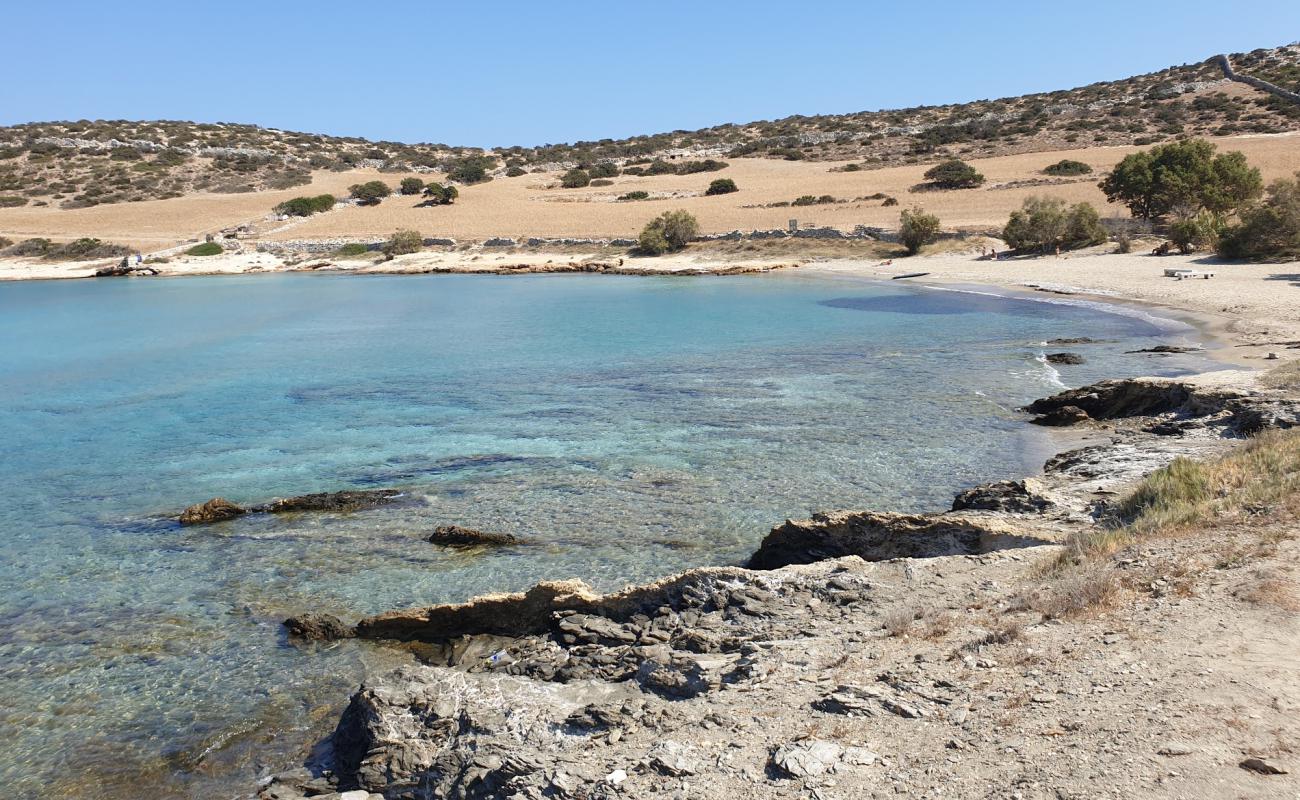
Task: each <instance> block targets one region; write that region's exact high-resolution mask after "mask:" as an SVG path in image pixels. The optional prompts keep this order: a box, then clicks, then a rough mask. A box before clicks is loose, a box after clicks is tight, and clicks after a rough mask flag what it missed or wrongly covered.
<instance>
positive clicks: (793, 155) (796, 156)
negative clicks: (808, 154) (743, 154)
mask: <svg viewBox="0 0 1300 800" xmlns="http://www.w3.org/2000/svg"><path fill="white" fill-rule="evenodd" d="M767 154H768V155H770V156H778V157H780V158H784V159H785V160H786V161H803V158H804V155H803V151H802V150H799V149H796V148H794V147H773V148H772V149H771V150H768V151H767Z"/></svg>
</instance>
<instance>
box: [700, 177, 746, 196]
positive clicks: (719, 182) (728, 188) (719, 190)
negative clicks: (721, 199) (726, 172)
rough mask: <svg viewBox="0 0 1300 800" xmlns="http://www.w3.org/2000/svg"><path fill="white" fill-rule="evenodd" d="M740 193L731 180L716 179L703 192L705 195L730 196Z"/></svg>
mask: <svg viewBox="0 0 1300 800" xmlns="http://www.w3.org/2000/svg"><path fill="white" fill-rule="evenodd" d="M738 191H740V190H739V189H738V188H736V182H735V181H733V180H732V179H731V178H717V179H716V180H714V181H713V182H712V183H710V184H709V188H708V189H705V190H704V194H706V195H715V194H731V193H732V192H738Z"/></svg>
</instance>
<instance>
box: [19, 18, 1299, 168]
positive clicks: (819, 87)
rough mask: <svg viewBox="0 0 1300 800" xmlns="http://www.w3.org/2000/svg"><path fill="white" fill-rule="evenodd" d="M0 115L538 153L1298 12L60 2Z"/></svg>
mask: <svg viewBox="0 0 1300 800" xmlns="http://www.w3.org/2000/svg"><path fill="white" fill-rule="evenodd" d="M5 18H6V28H7V29H8V35H7V36H6V37H5V40H6V42H5V43H6V47H5V49H6V58H5V63H6V67H5V68H4V71H3V74H2V75H0V125H10V124H14V123H19V122H34V121H49V120H76V119H133V120H143V119H182V120H194V121H200V122H241V123H250V124H257V125H262V126H265V127H274V128H283V129H287V130H297V131H307V132H312V133H326V134H332V135H339V136H364V137H366V138H369V139H375V140H392V141H403V142H437V143H445V144H453V145H464V146H480V147H496V146H507V145H514V144H520V145H537V144H550V143H560V142H573V141H577V140H596V139H601V138H606V137H609V138H622V137H626V136H631V135H636V134H648V133H658V132H663V131H671V130H676V129H685V130H694V129H697V128H702V127H708V126H710V125H716V124H721V123H725V122H750V121H754V120H764V119H777V118H780V117H784V116H789V115H792V114H805V115H812V114H833V113H846V112H853V111H871V110H877V109H881V108H904V107H909V106H915V105H929V104H941V103H948V102H964V101H970V100H979V99H986V98H988V99H991V98H998V97H1008V96H1015V95H1019V94H1026V93H1030V92H1036V91H1051V90H1054V89H1064V88H1071V87H1074V86H1081V85H1085V84H1089V83H1093V82H1096V81H1102V80H1111V79H1117V78H1125V77H1128V76H1130V75H1134V74H1140V73H1143V72H1151V71H1154V70H1158V69H1162V68H1164V67H1167V66H1172V65H1177V64H1184V63H1193V62H1199V61H1202V60H1204V59H1205V58H1207V57H1209V56H1211V55H1214V54H1216V53H1220V52H1241V51H1247V50H1252V49H1255V48H1257V47H1274V46H1277V45H1282V44H1287V43H1288V42H1291V41H1295V40H1296V39H1297V38H1300V2H1297V0H1263V1H1261V2H1249V1H1243V2H1224V0H1216V1H1215V2H1210V1H1209V0H1181V2H1163V1H1157V2H1145V1H1144V0H1126V2H1111V0H1093V1H1092V2H1088V3H1071V4H1064V3H1045V2H1041V0H1040V2H946V1H943V0H939V1H933V2H924V3H920V2H897V1H894V2H867V1H865V0H864V1H862V2H816V1H815V0H814V1H811V2H798V1H796V0H789V1H788V2H770V1H769V0H746V1H745V2H710V1H709V0H694V2H680V0H662V1H661V2H637V1H636V0H623V1H622V2H620V1H619V0H606V2H586V1H576V0H575V1H573V2H566V1H565V0H550V1H549V2H548V1H547V0H532V2H488V1H487V0H484V1H482V2H472V3H471V2H437V0H425V1H424V2H405V1H402V2H384V0H372V2H369V3H358V2H355V1H354V2H329V0H315V1H314V2H313V1H312V0H308V2H291V3H285V2H275V1H274V0H260V1H259V2H245V0H230V1H229V2H202V1H201V0H198V1H196V2H176V0H169V2H165V3H163V2H152V1H146V2H132V0H120V1H119V2H116V3H106V2H103V0H96V2H81V1H80V0H77V1H76V2H60V0H35V1H33V2H24V1H23V0H15V1H14V2H13V3H11V4H9V7H8V8H7V9H6V11H5Z"/></svg>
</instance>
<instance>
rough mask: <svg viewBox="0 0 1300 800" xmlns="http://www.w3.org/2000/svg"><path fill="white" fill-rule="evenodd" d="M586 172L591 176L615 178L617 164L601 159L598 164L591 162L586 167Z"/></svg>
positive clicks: (616, 175)
mask: <svg viewBox="0 0 1300 800" xmlns="http://www.w3.org/2000/svg"><path fill="white" fill-rule="evenodd" d="M587 174H588V175H590V176H591V177H593V178H617V177H618V165H617V164H615V163H614V162H613V161H601V162H600V163H598V164H592V165H591V167H590V168H588V169H587Z"/></svg>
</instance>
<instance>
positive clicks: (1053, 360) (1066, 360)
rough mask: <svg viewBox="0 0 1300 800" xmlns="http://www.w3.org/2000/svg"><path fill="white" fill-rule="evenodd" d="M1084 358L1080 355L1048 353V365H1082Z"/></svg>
mask: <svg viewBox="0 0 1300 800" xmlns="http://www.w3.org/2000/svg"><path fill="white" fill-rule="evenodd" d="M1083 361H1084V359H1083V356H1081V355H1079V354H1078V353H1048V354H1047V363H1049V364H1082V363H1083Z"/></svg>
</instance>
